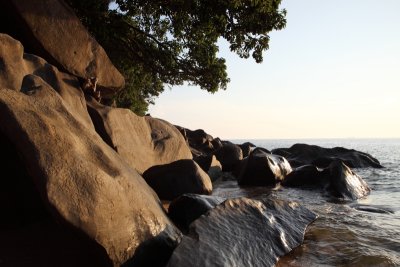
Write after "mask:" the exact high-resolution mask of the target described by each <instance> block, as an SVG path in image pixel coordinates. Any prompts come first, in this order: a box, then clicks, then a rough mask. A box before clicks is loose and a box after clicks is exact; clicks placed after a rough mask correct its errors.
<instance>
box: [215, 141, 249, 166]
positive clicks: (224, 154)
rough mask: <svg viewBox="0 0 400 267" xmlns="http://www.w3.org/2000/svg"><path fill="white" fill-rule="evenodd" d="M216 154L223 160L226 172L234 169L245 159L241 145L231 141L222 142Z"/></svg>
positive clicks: (220, 160) (222, 163)
mask: <svg viewBox="0 0 400 267" xmlns="http://www.w3.org/2000/svg"><path fill="white" fill-rule="evenodd" d="M214 155H215V156H216V157H217V159H218V160H219V162H221V165H222V171H224V172H230V171H233V170H234V169H235V167H236V166H237V164H239V163H240V161H241V160H242V159H243V152H242V150H241V149H240V147H239V146H238V145H235V144H233V143H231V142H229V141H224V142H222V147H221V148H220V149H218V150H217V151H215V152H214Z"/></svg>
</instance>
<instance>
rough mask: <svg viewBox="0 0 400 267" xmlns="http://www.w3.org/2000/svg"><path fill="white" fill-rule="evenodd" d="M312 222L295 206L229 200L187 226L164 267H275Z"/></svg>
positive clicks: (308, 213) (311, 216)
mask: <svg viewBox="0 0 400 267" xmlns="http://www.w3.org/2000/svg"><path fill="white" fill-rule="evenodd" d="M316 217H317V215H316V214H314V213H313V212H311V211H310V210H308V209H306V208H304V207H302V206H300V205H299V204H297V203H295V202H287V201H281V200H274V199H267V200H264V201H258V200H251V199H247V198H241V199H229V200H226V201H225V202H223V203H221V204H220V205H218V206H217V207H215V208H214V209H212V210H210V211H209V212H208V213H206V214H205V215H203V216H201V217H200V218H199V219H197V220H196V221H194V222H193V223H192V224H191V225H190V230H189V234H188V236H184V237H183V239H182V242H181V243H180V245H179V246H178V247H177V248H176V249H175V251H174V253H173V254H172V257H171V259H170V261H169V263H168V265H167V266H169V267H180V266H193V267H197V266H199V267H200V266H210V267H213V266H218V267H223V266H226V267H228V266H274V265H275V264H276V262H277V260H278V258H279V257H280V256H283V255H285V254H286V253H288V252H290V251H291V250H292V249H293V248H295V247H297V246H299V245H300V244H301V243H302V242H303V239H304V233H305V229H306V227H307V226H308V224H310V223H311V222H312V221H314V220H315V219H316Z"/></svg>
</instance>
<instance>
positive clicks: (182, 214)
mask: <svg viewBox="0 0 400 267" xmlns="http://www.w3.org/2000/svg"><path fill="white" fill-rule="evenodd" d="M224 201H225V198H222V197H218V196H207V195H198V194H184V195H182V196H180V197H178V198H177V199H175V200H174V201H172V202H171V204H170V205H169V208H168V216H169V217H170V218H171V220H172V221H173V222H174V223H175V224H176V225H178V226H179V227H180V228H181V229H182V230H184V231H187V230H188V229H189V225H190V224H191V223H192V222H193V221H195V220H196V219H198V218H199V217H200V216H201V215H203V214H206V213H207V212H208V211H210V210H211V209H213V208H215V207H216V206H217V205H219V204H221V203H222V202H224Z"/></svg>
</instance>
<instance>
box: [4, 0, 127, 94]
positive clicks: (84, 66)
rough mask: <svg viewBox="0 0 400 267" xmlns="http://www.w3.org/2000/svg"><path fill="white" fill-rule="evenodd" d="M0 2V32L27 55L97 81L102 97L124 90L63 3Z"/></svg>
mask: <svg viewBox="0 0 400 267" xmlns="http://www.w3.org/2000/svg"><path fill="white" fill-rule="evenodd" d="M1 2H2V3H1V5H0V10H1V11H0V14H1V16H0V17H1V22H2V24H3V25H2V27H1V28H2V30H3V31H5V32H7V33H9V34H11V35H12V36H14V37H16V38H18V39H19V40H21V41H22V42H23V43H24V45H25V46H26V48H27V49H28V50H29V52H30V53H32V54H35V55H39V56H41V57H43V58H45V59H46V60H47V61H48V62H49V63H51V64H53V65H55V66H57V67H58V68H60V69H62V70H64V71H67V72H69V73H71V74H73V75H75V76H77V77H81V78H89V77H93V76H95V77H97V78H98V86H99V87H103V89H104V93H105V94H107V93H108V92H115V90H117V89H119V88H122V87H123V86H124V83H125V81H124V78H123V76H122V75H121V74H120V73H119V72H118V70H117V69H116V68H115V67H114V65H113V64H112V63H111V61H110V59H109V58H108V56H107V54H106V52H105V51H104V49H103V48H102V47H101V46H100V45H99V44H98V43H97V42H96V40H95V39H94V38H92V37H91V36H90V34H89V33H88V31H87V30H86V29H85V27H84V26H83V25H82V23H81V22H80V21H79V19H78V17H77V16H76V15H75V14H74V12H73V11H72V9H71V8H70V7H69V6H68V5H67V4H66V3H65V2H64V1H62V0H35V1H31V0H9V1H1ZM106 90H109V91H106Z"/></svg>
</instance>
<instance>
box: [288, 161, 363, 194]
mask: <svg viewBox="0 0 400 267" xmlns="http://www.w3.org/2000/svg"><path fill="white" fill-rule="evenodd" d="M282 185H283V186H286V187H302V188H320V189H324V190H326V191H327V192H328V193H330V194H331V195H333V196H334V197H338V198H342V199H350V200H355V199H358V198H362V197H365V196H367V195H368V194H369V193H370V191H371V189H370V188H369V186H368V184H367V182H366V181H364V179H362V178H361V177H360V176H359V175H358V174H357V173H355V172H354V171H353V170H352V169H350V168H349V167H348V166H347V165H346V164H344V162H342V161H340V160H335V161H332V162H331V164H330V165H329V166H328V167H327V168H325V169H320V168H318V167H315V166H313V165H305V166H301V167H298V168H296V169H294V170H293V171H292V172H291V173H290V174H289V175H287V176H286V177H285V179H284V180H283V181H282Z"/></svg>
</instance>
